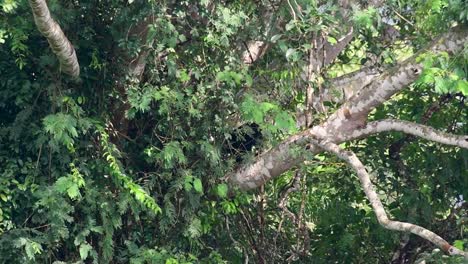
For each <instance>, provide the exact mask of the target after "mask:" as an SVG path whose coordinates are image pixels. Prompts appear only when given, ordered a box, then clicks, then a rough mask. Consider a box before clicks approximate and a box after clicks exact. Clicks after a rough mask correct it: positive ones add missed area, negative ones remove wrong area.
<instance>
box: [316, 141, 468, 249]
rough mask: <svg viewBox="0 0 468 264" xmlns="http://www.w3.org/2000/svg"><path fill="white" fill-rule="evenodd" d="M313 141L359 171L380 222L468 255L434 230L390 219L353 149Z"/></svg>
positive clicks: (387, 226) (443, 247)
mask: <svg viewBox="0 0 468 264" xmlns="http://www.w3.org/2000/svg"><path fill="white" fill-rule="evenodd" d="M311 142H312V143H313V144H315V145H317V146H319V147H320V148H322V149H324V150H325V151H327V152H330V153H333V154H335V155H336V156H337V157H338V158H340V159H342V160H344V161H346V162H347V163H348V165H349V166H351V167H352V168H353V169H354V170H355V171H356V173H357V175H358V178H359V181H360V182H361V186H362V188H363V189H364V192H365V194H366V196H367V198H368V199H369V202H370V203H371V205H372V208H373V209H374V212H375V215H376V216H377V220H378V221H379V223H380V224H381V225H382V226H383V227H385V228H386V229H389V230H395V231H402V232H410V233H413V234H415V235H418V236H420V237H422V238H424V239H426V240H428V241H430V242H432V243H434V244H435V245H437V246H438V247H439V248H441V249H442V250H444V251H445V252H446V253H448V254H449V255H462V256H468V253H465V252H463V251H461V250H459V249H457V248H455V247H453V246H451V245H450V244H449V243H448V242H447V241H445V240H444V239H443V238H442V237H440V236H438V235H437V234H435V233H434V232H432V231H430V230H428V229H425V228H423V227H420V226H418V225H415V224H410V223H405V222H399V221H393V220H391V219H389V217H388V215H387V213H386V212H385V209H384V207H383V204H382V202H381V201H380V198H379V196H378V194H377V192H376V191H375V186H374V184H373V183H372V182H371V180H370V175H369V173H368V172H367V170H366V168H365V167H364V165H363V164H362V162H361V161H360V160H359V158H358V157H357V156H356V155H355V154H354V153H353V152H351V151H345V150H344V149H341V148H340V147H339V146H338V145H336V144H334V143H331V142H329V141H318V140H311Z"/></svg>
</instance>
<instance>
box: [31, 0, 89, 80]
mask: <svg viewBox="0 0 468 264" xmlns="http://www.w3.org/2000/svg"><path fill="white" fill-rule="evenodd" d="M29 4H30V6H31V9H32V12H33V15H34V22H35V23H36V26H37V29H38V30H39V32H41V34H42V35H43V36H44V37H45V38H46V39H47V41H48V42H49V45H50V47H51V48H52V51H53V52H54V53H55V55H56V56H57V58H58V60H59V62H60V69H61V70H62V71H63V72H64V73H66V74H68V75H70V76H72V77H74V78H76V77H78V76H79V75H80V65H79V64H78V59H77V57H76V53H75V48H74V47H73V45H72V44H71V43H70V41H69V40H68V38H67V37H66V36H65V34H64V33H63V31H62V29H61V28H60V26H59V24H57V22H55V20H54V19H53V18H52V17H51V15H50V12H49V7H48V6H47V3H46V1H45V0H29Z"/></svg>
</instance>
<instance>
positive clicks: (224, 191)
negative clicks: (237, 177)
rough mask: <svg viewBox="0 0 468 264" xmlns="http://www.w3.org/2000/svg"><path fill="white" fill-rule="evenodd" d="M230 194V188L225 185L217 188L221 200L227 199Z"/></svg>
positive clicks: (219, 185)
mask: <svg viewBox="0 0 468 264" xmlns="http://www.w3.org/2000/svg"><path fill="white" fill-rule="evenodd" d="M227 192H228V186H227V184H225V183H222V184H218V186H216V194H218V196H219V197H221V198H226V196H227Z"/></svg>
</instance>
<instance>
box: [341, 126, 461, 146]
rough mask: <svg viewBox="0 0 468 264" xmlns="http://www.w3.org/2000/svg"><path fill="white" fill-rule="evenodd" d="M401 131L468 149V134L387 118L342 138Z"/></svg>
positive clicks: (347, 138) (344, 139) (356, 137)
mask: <svg viewBox="0 0 468 264" xmlns="http://www.w3.org/2000/svg"><path fill="white" fill-rule="evenodd" d="M387 131H399V132H404V133H406V134H410V135H413V136H417V137H421V138H424V139H427V140H430V141H434V142H438V143H441V144H446V145H451V146H456V147H460V148H465V149H468V135H461V136H459V135H453V134H449V133H445V132H442V131H438V130H436V129H434V128H432V127H430V126H425V125H421V124H417V123H413V122H408V121H402V120H394V119H386V120H380V121H375V122H371V123H369V124H367V125H366V127H365V128H363V129H359V130H355V131H353V132H352V133H350V134H348V135H347V136H346V137H345V138H342V139H341V140H343V141H346V140H349V139H358V138H363V137H366V136H369V135H371V134H375V133H381V132H387Z"/></svg>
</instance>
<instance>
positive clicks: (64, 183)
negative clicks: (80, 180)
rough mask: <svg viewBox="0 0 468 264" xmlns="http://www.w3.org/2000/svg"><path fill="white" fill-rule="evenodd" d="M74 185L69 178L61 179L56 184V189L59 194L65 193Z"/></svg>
mask: <svg viewBox="0 0 468 264" xmlns="http://www.w3.org/2000/svg"><path fill="white" fill-rule="evenodd" d="M72 184H73V182H72V181H71V180H70V179H69V178H68V177H60V178H58V179H57V181H56V182H55V189H56V190H57V191H58V192H59V193H65V192H66V191H67V190H68V188H70V186H71V185H72Z"/></svg>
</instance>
